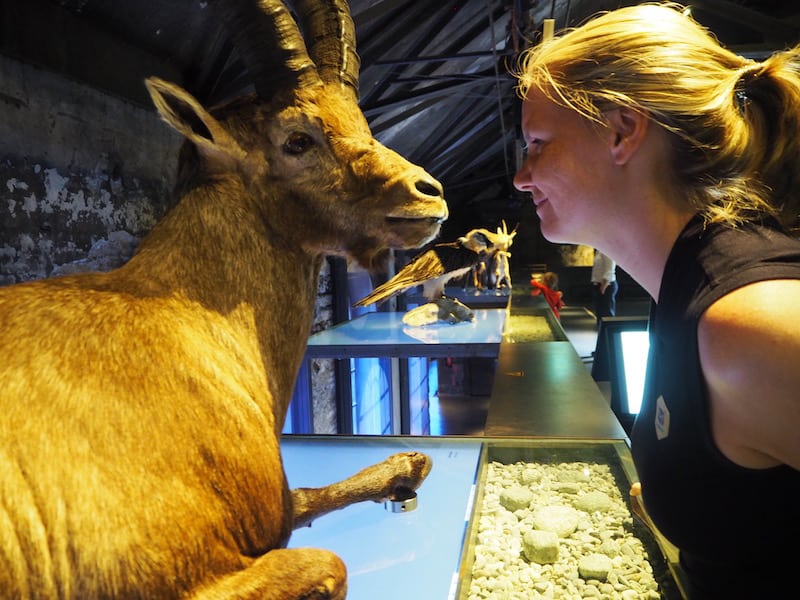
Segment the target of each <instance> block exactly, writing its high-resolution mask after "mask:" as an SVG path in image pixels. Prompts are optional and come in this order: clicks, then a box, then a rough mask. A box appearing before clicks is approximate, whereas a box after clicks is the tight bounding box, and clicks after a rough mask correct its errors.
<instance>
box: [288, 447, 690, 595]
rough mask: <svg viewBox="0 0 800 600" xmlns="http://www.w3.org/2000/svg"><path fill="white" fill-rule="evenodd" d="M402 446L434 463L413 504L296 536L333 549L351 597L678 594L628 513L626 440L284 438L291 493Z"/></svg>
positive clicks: (379, 508)
mask: <svg viewBox="0 0 800 600" xmlns="http://www.w3.org/2000/svg"><path fill="white" fill-rule="evenodd" d="M407 450H416V451H421V452H425V453H427V454H428V455H429V456H431V458H432V460H433V469H432V471H431V473H430V474H429V475H428V478H427V479H426V480H425V482H424V483H423V484H422V486H421V487H420V489H419V490H418V506H417V508H416V509H415V510H413V511H411V512H401V513H397V512H393V511H392V510H390V509H389V507H388V506H383V505H379V504H375V503H366V504H364V503H362V504H357V505H353V506H350V507H347V508H345V509H343V510H341V511H338V512H336V513H332V514H329V515H326V516H324V517H321V518H320V519H319V520H318V521H316V522H314V523H313V526H312V527H310V528H305V529H301V530H298V531H296V532H294V534H293V536H292V539H291V542H290V546H291V547H298V546H316V547H321V548H326V549H328V550H331V551H333V552H335V553H336V554H338V555H339V556H340V557H341V558H342V559H343V560H344V562H345V564H346V565H347V569H348V582H349V583H348V585H349V593H348V598H350V599H352V600H359V599H367V598H369V599H372V598H382V599H388V600H390V599H393V598H397V599H398V600H399V599H401V598H402V599H403V600H406V599H407V598H419V599H432V600H438V599H456V598H457V599H459V600H461V599H473V598H474V599H478V598H504V599H505V598H509V599H513V598H538V597H548V598H581V597H591V596H592V594H595V592H596V593H597V595H596V596H595V597H598V598H599V597H604V596H603V594H606V596H605V597H610V598H652V599H656V598H664V599H668V600H670V599H673V598H682V593H681V591H680V590H681V588H680V585H679V581H680V572H679V569H678V568H677V566H676V564H675V559H676V557H675V556H674V554H672V551H671V549H670V548H669V547H666V546H664V545H663V543H662V542H660V541H659V540H657V539H656V537H655V536H654V535H653V533H652V532H651V531H650V530H649V529H648V528H647V527H646V526H645V525H644V524H643V522H642V521H641V520H639V518H638V517H635V516H634V515H633V513H632V512H631V509H630V505H629V500H628V490H629V488H630V485H631V483H632V482H633V481H635V479H636V478H635V472H634V469H633V465H632V462H631V458H630V453H629V451H628V447H627V445H626V443H625V442H624V441H623V440H597V441H593V440H567V439H552V438H548V439H507V438H479V437H434V438H431V437H412V436H402V437H371V436H355V437H343V436H285V437H284V441H283V444H282V452H283V456H284V462H285V469H286V473H287V478H288V480H289V484H290V485H291V486H292V487H306V486H312V487H318V486H323V485H327V484H330V483H333V482H335V481H339V480H341V479H344V478H346V477H349V476H350V475H352V474H354V473H355V472H357V471H359V470H360V469H362V468H364V467H365V466H368V465H370V464H374V463H377V462H380V461H382V460H383V459H385V458H386V457H388V456H389V455H390V454H393V453H395V452H402V451H407Z"/></svg>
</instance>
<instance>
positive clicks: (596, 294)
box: [592, 250, 619, 327]
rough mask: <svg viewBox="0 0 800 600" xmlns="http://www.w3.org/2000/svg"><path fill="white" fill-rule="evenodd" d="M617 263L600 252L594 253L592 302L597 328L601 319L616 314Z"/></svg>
mask: <svg viewBox="0 0 800 600" xmlns="http://www.w3.org/2000/svg"><path fill="white" fill-rule="evenodd" d="M618 285H619V284H617V263H615V262H614V260H613V259H611V258H609V257H608V256H606V255H605V254H603V253H602V252H600V251H598V250H595V251H594V262H593V263H592V302H593V304H594V315H595V317H597V324H598V327H599V325H600V319H602V318H603V317H613V316H615V315H616V314H617V290H618V289H619V287H618Z"/></svg>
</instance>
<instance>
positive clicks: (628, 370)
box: [618, 331, 650, 415]
mask: <svg viewBox="0 0 800 600" xmlns="http://www.w3.org/2000/svg"><path fill="white" fill-rule="evenodd" d="M618 335H619V343H620V348H621V350H622V352H621V355H622V373H623V378H622V381H621V382H620V384H621V386H623V387H624V388H625V389H624V392H623V391H622V390H620V392H621V393H620V400H621V404H622V406H621V408H622V410H623V411H625V412H627V413H628V414H632V415H636V414H639V409H640V408H641V407H642V395H643V394H644V376H645V371H646V369H647V354H648V352H649V350H650V339H649V337H648V333H647V332H646V331H620V332H619V334H618ZM625 400H627V406H626V405H625Z"/></svg>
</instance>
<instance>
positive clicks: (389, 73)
mask: <svg viewBox="0 0 800 600" xmlns="http://www.w3.org/2000/svg"><path fill="white" fill-rule="evenodd" d="M209 1H210V0H127V1H120V0H26V1H25V2H19V1H16V0H1V1H0V4H1V5H2V9H0V10H2V13H1V14H0V16H2V29H1V30H0V31H1V32H2V35H3V37H2V40H0V51H3V52H5V53H8V54H11V55H14V56H16V57H17V58H21V59H23V60H28V61H31V62H34V63H37V64H40V65H42V66H45V67H47V68H51V69H55V70H58V71H61V72H63V73H65V74H66V75H68V76H70V77H73V78H76V79H78V80H81V81H83V82H85V83H86V84H87V85H93V86H96V87H99V88H102V89H105V90H107V91H110V92H112V93H114V94H118V95H122V96H124V97H126V98H128V99H130V100H132V101H134V102H138V103H141V104H144V105H149V100H148V99H147V97H146V95H145V92H144V86H143V85H142V80H143V78H144V77H146V76H149V75H153V74H158V75H160V76H162V77H165V78H171V79H173V80H176V81H178V82H179V83H181V84H182V85H184V86H185V87H187V88H188V89H190V91H192V92H193V93H194V94H196V95H197V96H198V97H199V98H201V99H203V100H204V101H206V102H209V103H210V102H213V101H214V99H216V98H218V97H221V96H223V95H227V94H229V93H230V92H231V91H237V90H241V89H244V88H245V87H246V86H247V80H246V75H245V74H244V73H243V71H242V68H241V65H240V64H239V63H238V61H237V60H236V55H235V51H234V50H233V48H232V45H231V43H230V41H229V39H228V36H227V34H226V32H225V31H224V30H222V28H221V27H220V25H219V23H218V22H217V21H216V20H215V19H214V17H213V15H212V14H211V11H210V9H209V7H208V4H209ZM211 1H213V0H211ZM635 3H636V2H620V1H614V0H572V1H570V0H351V2H350V6H351V12H352V14H353V18H354V21H355V23H356V31H357V37H358V46H359V47H358V50H359V54H360V56H361V83H360V94H361V105H362V108H363V110H364V113H365V114H366V115H367V118H368V119H369V122H370V124H371V126H372V129H373V132H374V133H375V136H376V137H377V138H378V139H379V140H381V141H382V142H383V143H384V144H386V145H387V146H390V147H392V148H394V149H395V150H397V151H399V152H401V153H402V154H404V155H405V156H407V157H408V158H409V159H411V160H412V161H414V162H416V163H418V164H420V165H422V166H424V167H425V168H426V169H427V170H428V171H429V172H430V173H432V174H433V175H434V176H436V177H437V178H439V179H440V180H441V181H442V183H443V184H444V186H445V193H446V196H447V199H448V202H449V203H450V205H451V213H452V215H453V216H452V217H451V221H452V223H453V224H454V225H455V226H456V227H461V226H463V225H464V224H467V225H470V226H472V223H481V224H484V223H487V221H488V222H489V223H491V222H497V221H498V220H499V217H501V216H505V217H507V218H509V219H510V220H513V217H512V216H509V214H510V213H513V211H514V210H515V207H519V206H520V205H521V204H522V203H523V202H524V199H523V198H521V197H520V196H519V195H517V194H515V193H514V191H513V188H512V186H511V179H512V176H513V173H514V171H515V165H516V161H517V154H518V152H519V148H520V143H519V141H518V134H517V122H518V110H519V103H518V100H517V99H516V96H515V93H514V89H513V88H514V81H513V78H512V77H511V76H510V75H509V73H508V67H509V65H510V64H513V61H514V58H515V56H516V55H517V54H518V52H519V51H520V50H522V49H524V48H525V47H527V46H529V45H531V44H532V43H535V41H536V40H537V38H538V36H539V35H540V33H539V32H540V31H541V27H542V22H543V20H544V19H545V18H554V19H555V27H556V30H560V29H563V28H564V27H566V26H575V25H577V24H579V23H580V22H582V21H583V20H584V19H585V18H586V17H587V16H589V15H591V14H594V13H595V12H597V11H600V10H608V9H613V8H616V7H618V6H621V5H625V4H635ZM690 4H691V7H692V10H693V15H694V16H695V18H696V19H697V20H699V21H700V22H701V23H703V24H705V25H707V26H708V27H710V28H711V29H712V30H713V31H714V32H715V33H716V34H717V36H718V37H719V38H720V39H721V41H722V42H723V43H725V44H726V45H728V46H729V47H731V48H732V49H734V50H736V51H739V52H741V53H744V54H747V55H749V56H754V57H757V56H760V55H764V54H765V53H768V52H770V51H772V50H775V49H781V48H784V47H786V46H789V45H792V44H794V43H797V42H798V41H800V2H797V0H697V1H695V2H691V3H690Z"/></svg>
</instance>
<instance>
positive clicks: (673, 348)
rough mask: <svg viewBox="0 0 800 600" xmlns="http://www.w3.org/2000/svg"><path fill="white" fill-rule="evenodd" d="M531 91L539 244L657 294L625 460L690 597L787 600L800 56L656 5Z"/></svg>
mask: <svg viewBox="0 0 800 600" xmlns="http://www.w3.org/2000/svg"><path fill="white" fill-rule="evenodd" d="M518 79H519V92H520V94H521V96H522V98H523V107H522V132H523V134H524V137H525V141H526V145H527V157H526V159H525V162H524V163H523V165H522V167H521V168H520V169H519V171H518V173H517V174H516V176H515V178H514V184H515V186H516V187H517V188H518V189H519V190H522V191H525V192H530V194H531V196H532V199H533V202H534V204H535V205H536V212H537V214H538V216H539V219H540V221H541V229H542V232H543V234H544V235H545V237H547V238H548V239H549V240H551V241H554V242H565V243H580V244H586V245H590V246H593V247H595V248H597V249H599V250H600V251H601V252H603V253H604V254H606V255H607V256H609V257H611V258H612V259H613V260H614V261H615V262H616V263H617V264H618V265H619V266H620V267H621V268H622V269H624V270H625V271H626V272H627V273H629V274H630V275H631V276H632V277H633V278H634V279H636V280H637V281H638V282H639V283H640V284H641V285H642V286H643V287H644V288H645V289H646V290H647V291H648V292H649V294H650V295H651V296H652V298H653V299H654V303H653V305H652V306H653V309H652V313H651V321H650V336H651V344H650V360H649V363H648V373H647V384H646V390H645V399H644V405H643V408H642V411H641V413H640V415H639V417H638V418H637V421H636V423H635V425H634V429H633V432H632V434H631V451H632V454H633V457H634V460H635V464H636V468H637V471H638V474H639V477H640V479H641V484H642V498H643V500H644V505H645V507H646V509H647V511H648V513H649V514H650V516H651V517H652V519H653V521H654V522H655V524H656V525H657V526H658V527H659V529H660V530H661V532H662V533H663V534H664V535H665V536H666V537H667V538H668V539H669V540H671V541H672V542H673V543H674V544H675V545H676V546H678V548H679V549H680V551H681V563H682V565H683V570H684V571H685V573H686V576H687V579H688V581H689V587H690V590H691V597H692V598H769V597H776V598H777V597H780V598H783V597H790V595H792V594H793V593H796V589H797V587H796V574H795V571H796V565H794V564H793V563H795V562H796V560H797V556H798V551H797V544H798V540H799V539H800V241H798V240H797V239H796V237H795V236H794V235H793V234H792V231H793V230H794V229H795V228H796V227H797V226H798V205H799V204H800V203H799V202H798V198H800V180H799V179H800V50H799V49H798V48H795V49H792V50H788V51H785V52H781V53H778V54H775V55H774V56H772V57H770V58H767V59H766V60H764V61H763V62H755V61H752V60H747V59H745V58H742V57H741V56H738V55H736V54H734V53H732V52H730V51H728V50H726V49H724V48H722V47H721V46H720V45H719V44H718V43H717V41H716V40H715V39H714V38H713V37H712V36H711V35H709V34H708V33H707V32H706V31H705V30H704V29H703V28H702V27H700V26H699V25H698V24H697V23H696V22H694V21H693V20H692V19H691V18H690V17H688V16H686V15H684V14H683V13H682V12H681V10H680V7H678V6H675V5H652V4H646V5H639V6H634V7H628V8H623V9H619V10H617V11H613V12H610V13H606V14H603V15H601V16H599V17H597V18H595V19H593V20H591V21H589V22H587V23H586V24H585V25H583V26H582V27H580V28H578V29H576V30H573V31H571V32H568V33H566V34H565V35H563V36H559V37H556V38H554V39H552V40H549V41H546V42H544V43H542V44H540V45H539V46H537V47H534V48H533V49H531V50H530V51H528V52H527V53H526V54H525V55H524V56H523V59H522V61H521V63H520V68H519V72H518ZM771 594H772V595H771Z"/></svg>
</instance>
